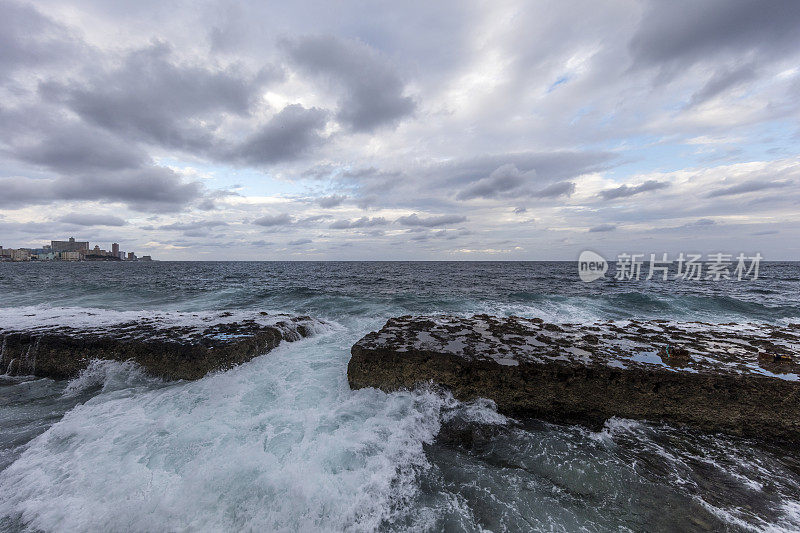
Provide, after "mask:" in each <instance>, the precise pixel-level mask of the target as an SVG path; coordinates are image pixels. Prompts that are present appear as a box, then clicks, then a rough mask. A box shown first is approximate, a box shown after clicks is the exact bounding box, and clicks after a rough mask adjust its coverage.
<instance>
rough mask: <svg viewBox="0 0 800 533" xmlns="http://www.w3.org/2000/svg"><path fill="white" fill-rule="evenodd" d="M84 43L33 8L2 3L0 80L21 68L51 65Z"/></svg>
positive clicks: (16, 3)
mask: <svg viewBox="0 0 800 533" xmlns="http://www.w3.org/2000/svg"><path fill="white" fill-rule="evenodd" d="M81 48H82V46H81V43H80V42H79V41H78V39H76V38H75V37H74V36H73V35H72V33H71V32H70V31H69V29H67V28H66V27H64V26H63V25H61V24H58V23H56V22H54V21H52V20H51V19H49V18H47V17H45V16H44V15H42V14H41V13H40V12H39V11H37V10H36V9H35V8H34V7H33V6H32V5H25V4H22V3H18V2H14V1H6V2H3V3H0V50H2V51H3V53H2V54H0V79H3V78H5V77H6V76H7V75H10V74H12V73H13V72H14V71H15V70H17V69H18V68H22V67H28V68H30V67H33V66H45V65H52V64H54V63H58V62H61V61H64V60H66V59H68V58H70V57H71V56H72V55H73V54H76V53H78V52H80V51H81Z"/></svg>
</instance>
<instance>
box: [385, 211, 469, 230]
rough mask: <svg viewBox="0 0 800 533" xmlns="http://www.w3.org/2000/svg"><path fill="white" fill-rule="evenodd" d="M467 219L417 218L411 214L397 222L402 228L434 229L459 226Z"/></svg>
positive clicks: (450, 217)
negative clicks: (453, 225)
mask: <svg viewBox="0 0 800 533" xmlns="http://www.w3.org/2000/svg"><path fill="white" fill-rule="evenodd" d="M466 220H467V217H465V216H461V215H440V216H433V217H419V216H418V215H417V214H416V213H412V214H410V215H408V216H405V217H400V218H398V219H397V222H399V223H400V224H402V225H404V226H412V227H421V228H436V227H439V226H449V225H452V224H459V223H461V222H465V221H466Z"/></svg>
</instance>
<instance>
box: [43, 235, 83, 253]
mask: <svg viewBox="0 0 800 533" xmlns="http://www.w3.org/2000/svg"><path fill="white" fill-rule="evenodd" d="M50 247H51V248H52V250H51V251H53V252H55V253H59V252H83V253H84V254H86V253H89V241H76V240H75V237H70V238H69V240H68V241H50Z"/></svg>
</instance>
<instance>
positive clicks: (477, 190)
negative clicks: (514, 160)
mask: <svg viewBox="0 0 800 533" xmlns="http://www.w3.org/2000/svg"><path fill="white" fill-rule="evenodd" d="M536 178H537V175H536V171H535V170H533V169H532V170H529V171H527V172H520V170H519V169H518V168H517V167H516V165H513V164H511V163H509V164H506V165H503V166H501V167H499V168H497V169H496V170H495V171H494V172H492V173H491V174H490V175H489V176H488V177H486V178H483V179H480V180H478V181H477V182H475V183H474V184H473V185H472V186H470V187H468V188H467V189H464V190H463V191H461V192H460V193H458V195H457V196H456V198H458V199H459V200H470V199H473V198H511V197H515V198H518V197H521V196H526V197H536V198H556V197H558V196H569V195H571V194H572V193H573V192H575V184H574V183H572V182H569V181H562V182H557V183H551V184H550V185H547V186H546V187H544V188H533V187H531V184H532V183H534V182H535V181H536Z"/></svg>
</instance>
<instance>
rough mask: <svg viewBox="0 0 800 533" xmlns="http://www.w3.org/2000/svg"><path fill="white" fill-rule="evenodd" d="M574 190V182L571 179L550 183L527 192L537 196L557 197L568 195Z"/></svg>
mask: <svg viewBox="0 0 800 533" xmlns="http://www.w3.org/2000/svg"><path fill="white" fill-rule="evenodd" d="M574 192H575V184H574V183H572V182H571V181H560V182H558V183H553V184H552V185H548V186H547V187H545V188H544V189H540V190H537V191H532V192H531V193H529V194H530V195H531V196H535V197H537V198H557V197H559V196H570V195H571V194H572V193H574Z"/></svg>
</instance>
